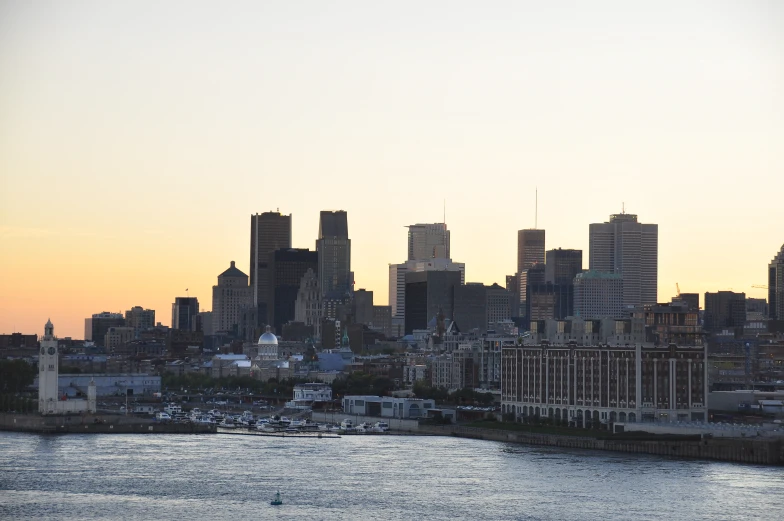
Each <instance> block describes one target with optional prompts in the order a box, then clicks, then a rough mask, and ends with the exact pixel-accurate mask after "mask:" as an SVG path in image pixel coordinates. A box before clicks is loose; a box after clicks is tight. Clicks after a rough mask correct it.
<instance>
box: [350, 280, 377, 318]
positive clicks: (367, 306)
mask: <svg viewBox="0 0 784 521" xmlns="http://www.w3.org/2000/svg"><path fill="white" fill-rule="evenodd" d="M351 305H352V314H353V315H354V322H355V323H357V324H365V325H366V326H370V325H371V324H372V323H373V292H372V291H368V290H366V289H364V288H363V289H359V290H357V291H355V292H354V298H353V299H352V302H351Z"/></svg>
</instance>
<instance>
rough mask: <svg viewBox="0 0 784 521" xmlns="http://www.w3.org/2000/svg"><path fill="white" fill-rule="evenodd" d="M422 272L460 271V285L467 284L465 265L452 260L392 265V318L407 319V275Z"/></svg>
mask: <svg viewBox="0 0 784 521" xmlns="http://www.w3.org/2000/svg"><path fill="white" fill-rule="evenodd" d="M422 271H459V272H460V284H465V263H463V262H452V260H451V259H428V260H424V261H416V260H410V261H406V262H404V263H401V264H390V265H389V305H390V306H391V307H392V318H397V319H400V320H403V321H404V320H405V317H406V273H409V272H411V273H415V272H416V273H418V272H422Z"/></svg>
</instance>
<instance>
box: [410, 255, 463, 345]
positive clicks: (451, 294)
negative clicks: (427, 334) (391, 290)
mask: <svg viewBox="0 0 784 521" xmlns="http://www.w3.org/2000/svg"><path fill="white" fill-rule="evenodd" d="M456 286H460V272H457V271H421V272H413V273H411V272H410V273H406V317H405V321H406V322H405V324H406V325H405V330H406V334H407V335H410V334H411V333H412V332H413V330H414V329H426V328H427V324H428V322H430V321H431V320H432V319H433V318H436V317H437V316H438V315H439V313H443V315H444V317H445V318H449V319H451V318H452V317H453V315H454V312H453V310H454V301H455V287H456Z"/></svg>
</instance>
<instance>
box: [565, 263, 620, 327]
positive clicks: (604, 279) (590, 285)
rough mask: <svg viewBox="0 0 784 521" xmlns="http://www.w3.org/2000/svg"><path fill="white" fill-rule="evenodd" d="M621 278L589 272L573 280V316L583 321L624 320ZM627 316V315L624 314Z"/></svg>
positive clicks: (617, 274)
mask: <svg viewBox="0 0 784 521" xmlns="http://www.w3.org/2000/svg"><path fill="white" fill-rule="evenodd" d="M624 311H625V310H624V306H623V277H622V276H621V274H620V273H611V272H605V271H593V270H589V271H586V272H584V273H579V274H577V276H575V278H574V315H575V316H576V317H579V318H581V319H583V320H593V319H600V318H624ZM626 315H628V313H626Z"/></svg>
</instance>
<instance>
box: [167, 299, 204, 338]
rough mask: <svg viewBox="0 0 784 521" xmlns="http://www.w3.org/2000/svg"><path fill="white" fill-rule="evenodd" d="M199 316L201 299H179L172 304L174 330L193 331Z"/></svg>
mask: <svg viewBox="0 0 784 521" xmlns="http://www.w3.org/2000/svg"><path fill="white" fill-rule="evenodd" d="M198 314H199V299H197V298H196V297H177V298H175V299H174V304H172V321H171V327H172V329H176V330H179V331H193V328H194V320H195V318H196V315H198Z"/></svg>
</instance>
